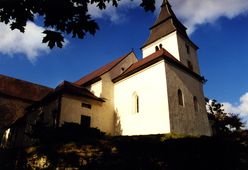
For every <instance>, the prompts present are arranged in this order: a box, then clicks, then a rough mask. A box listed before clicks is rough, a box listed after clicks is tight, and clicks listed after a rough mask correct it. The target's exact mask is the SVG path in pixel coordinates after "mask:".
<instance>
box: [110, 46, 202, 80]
mask: <svg viewBox="0 0 248 170" xmlns="http://www.w3.org/2000/svg"><path fill="white" fill-rule="evenodd" d="M163 59H165V60H166V61H168V62H170V63H172V64H174V65H176V66H178V67H180V68H181V69H183V70H184V71H186V72H188V73H190V74H191V75H193V76H194V77H196V78H197V79H200V80H203V77H201V76H200V75H199V74H197V73H195V72H193V71H192V70H190V69H189V68H188V67H186V66H185V65H183V64H182V63H181V62H180V61H178V60H177V59H176V58H175V57H174V56H173V55H171V54H170V53H169V52H168V51H167V50H165V49H161V50H159V51H156V52H155V53H153V54H151V55H149V56H147V57H145V58H144V59H142V60H140V61H138V62H136V63H134V64H133V65H131V66H130V67H129V68H128V69H127V70H126V71H125V72H124V73H122V74H121V75H120V76H118V77H116V78H114V79H113V80H112V81H113V82H118V81H119V80H122V79H124V78H126V77H128V76H130V75H132V74H134V73H136V72H138V71H140V70H142V69H143V68H146V67H148V66H150V65H152V64H154V63H156V62H158V61H160V60H163Z"/></svg>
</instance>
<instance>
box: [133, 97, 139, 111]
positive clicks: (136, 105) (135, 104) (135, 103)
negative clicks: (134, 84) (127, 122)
mask: <svg viewBox="0 0 248 170" xmlns="http://www.w3.org/2000/svg"><path fill="white" fill-rule="evenodd" d="M139 102H140V101H139V96H138V94H137V93H136V92H134V93H133V110H134V113H139V111H140V104H139Z"/></svg>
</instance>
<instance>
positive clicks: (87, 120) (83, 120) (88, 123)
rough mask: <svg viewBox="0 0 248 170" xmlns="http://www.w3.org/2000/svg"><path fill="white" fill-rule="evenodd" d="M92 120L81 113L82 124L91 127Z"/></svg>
mask: <svg viewBox="0 0 248 170" xmlns="http://www.w3.org/2000/svg"><path fill="white" fill-rule="evenodd" d="M90 121H91V117H89V116H85V115H81V126H83V127H86V128H89V127H90Z"/></svg>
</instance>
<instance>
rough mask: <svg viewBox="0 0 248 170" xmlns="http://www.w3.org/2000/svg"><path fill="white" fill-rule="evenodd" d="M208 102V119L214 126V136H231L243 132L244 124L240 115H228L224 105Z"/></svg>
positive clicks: (207, 100)
mask: <svg viewBox="0 0 248 170" xmlns="http://www.w3.org/2000/svg"><path fill="white" fill-rule="evenodd" d="M205 100H206V105H207V108H208V119H209V121H210V124H211V125H212V129H213V133H214V135H229V134H231V133H233V132H237V131H242V128H244V127H245V124H244V122H243V121H242V119H241V118H240V116H239V115H238V114H233V113H226V112H225V111H224V109H223V108H222V107H223V105H222V104H221V103H218V102H217V101H216V100H211V101H210V100H209V99H207V98H206V99H205Z"/></svg>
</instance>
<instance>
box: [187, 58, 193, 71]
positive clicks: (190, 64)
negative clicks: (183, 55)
mask: <svg viewBox="0 0 248 170" xmlns="http://www.w3.org/2000/svg"><path fill="white" fill-rule="evenodd" d="M188 68H189V69H190V70H192V71H193V65H192V63H191V62H190V61H189V60H188Z"/></svg>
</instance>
